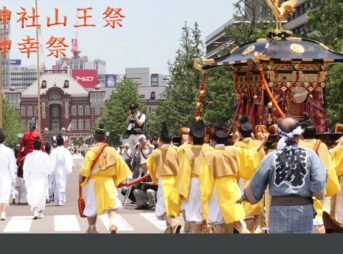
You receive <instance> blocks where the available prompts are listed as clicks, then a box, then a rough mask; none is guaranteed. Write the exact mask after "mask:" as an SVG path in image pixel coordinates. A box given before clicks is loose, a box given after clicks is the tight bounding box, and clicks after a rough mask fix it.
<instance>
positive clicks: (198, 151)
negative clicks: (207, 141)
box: [176, 120, 212, 233]
mask: <svg viewBox="0 0 343 254" xmlns="http://www.w3.org/2000/svg"><path fill="white" fill-rule="evenodd" d="M204 137H205V124H204V122H203V121H202V120H198V121H195V120H194V121H193V122H192V124H191V128H190V139H191V143H192V144H191V145H188V146H184V147H183V148H181V149H180V150H179V151H178V161H179V166H180V170H179V173H178V175H177V178H176V187H177V189H178V192H179V193H180V196H181V200H182V209H183V210H184V213H185V222H186V224H187V226H188V228H187V227H186V228H187V229H189V231H190V232H191V233H201V232H202V226H203V221H206V220H207V214H208V211H207V206H206V203H204V202H203V198H202V196H203V194H202V193H204V191H205V190H204V188H207V187H208V186H206V185H205V184H203V183H202V182H201V181H200V180H199V175H200V174H201V172H202V170H203V169H202V167H203V166H204V152H205V151H207V150H210V149H212V148H211V147H210V146H208V145H204Z"/></svg>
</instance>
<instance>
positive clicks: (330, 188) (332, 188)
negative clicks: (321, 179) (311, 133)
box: [318, 144, 340, 197]
mask: <svg viewBox="0 0 343 254" xmlns="http://www.w3.org/2000/svg"><path fill="white" fill-rule="evenodd" d="M318 154H319V157H320V159H321V161H322V162H323V164H324V166H325V168H326V170H327V174H328V178H327V182H326V193H325V195H326V196H327V197H329V196H332V195H335V194H336V193H338V192H339V191H340V184H339V180H338V177H337V173H336V170H335V166H334V164H333V161H332V158H331V156H330V153H329V150H328V148H327V146H326V145H324V144H321V145H320V147H319V151H318Z"/></svg>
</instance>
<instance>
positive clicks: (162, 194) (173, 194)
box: [146, 123, 181, 234]
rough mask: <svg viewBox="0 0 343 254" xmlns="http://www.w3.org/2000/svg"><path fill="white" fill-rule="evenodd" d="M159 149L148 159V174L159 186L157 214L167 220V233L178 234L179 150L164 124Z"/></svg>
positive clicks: (179, 226)
mask: <svg viewBox="0 0 343 254" xmlns="http://www.w3.org/2000/svg"><path fill="white" fill-rule="evenodd" d="M158 142H159V147H158V148H157V149H155V150H153V151H152V153H151V154H150V155H149V157H148V159H147V163H146V164H147V166H148V170H149V171H148V172H149V174H150V177H151V179H152V181H153V182H154V183H155V184H158V189H157V195H156V196H157V203H156V209H155V214H156V217H157V218H158V219H160V220H165V221H166V224H167V228H166V230H165V233H168V234H172V233H175V234H178V233H180V230H181V224H180V222H179V221H178V220H176V219H175V217H176V216H179V215H180V196H179V193H178V191H177V189H176V187H175V181H176V176H177V174H178V172H179V164H178V160H177V150H176V148H175V147H174V146H171V145H170V143H171V137H170V136H169V133H168V128H167V126H166V124H165V123H163V124H162V128H161V134H160V137H159V139H158Z"/></svg>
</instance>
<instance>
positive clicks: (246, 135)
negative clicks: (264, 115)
mask: <svg viewBox="0 0 343 254" xmlns="http://www.w3.org/2000/svg"><path fill="white" fill-rule="evenodd" d="M239 133H240V134H241V135H242V136H243V137H244V138H251V133H252V130H251V129H250V130H243V129H241V128H239Z"/></svg>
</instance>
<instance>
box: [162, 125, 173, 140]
mask: <svg viewBox="0 0 343 254" xmlns="http://www.w3.org/2000/svg"><path fill="white" fill-rule="evenodd" d="M160 139H161V140H162V141H163V142H165V143H169V142H170V141H171V138H170V136H169V132H168V127H167V124H166V123H165V122H163V123H162V126H161V134H160Z"/></svg>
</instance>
